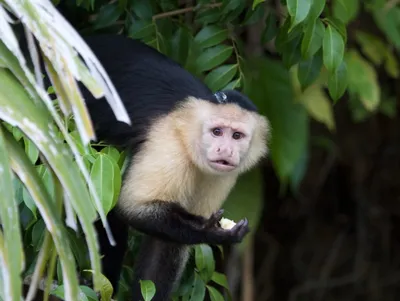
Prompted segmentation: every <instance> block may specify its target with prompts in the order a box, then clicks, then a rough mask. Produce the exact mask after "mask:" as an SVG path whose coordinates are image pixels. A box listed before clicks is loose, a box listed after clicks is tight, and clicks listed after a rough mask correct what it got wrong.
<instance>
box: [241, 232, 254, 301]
mask: <svg viewBox="0 0 400 301" xmlns="http://www.w3.org/2000/svg"><path fill="white" fill-rule="evenodd" d="M253 243H254V241H253V238H250V239H249V242H248V245H247V247H246V250H245V251H244V257H243V261H242V266H243V271H242V301H253V300H254V276H253V275H254V272H253V260H254V258H253V253H254V251H253Z"/></svg>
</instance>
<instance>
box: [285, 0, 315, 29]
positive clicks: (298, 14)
mask: <svg viewBox="0 0 400 301" xmlns="http://www.w3.org/2000/svg"><path fill="white" fill-rule="evenodd" d="M287 8H288V12H289V15H290V16H291V17H292V25H291V26H290V29H289V31H291V30H292V29H293V28H294V27H295V26H296V25H297V24H299V23H300V22H302V21H303V20H304V19H305V18H306V17H307V15H308V13H309V11H310V8H311V0H287Z"/></svg>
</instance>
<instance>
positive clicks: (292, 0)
mask: <svg viewBox="0 0 400 301" xmlns="http://www.w3.org/2000/svg"><path fill="white" fill-rule="evenodd" d="M39 3H42V4H44V7H46V6H47V7H49V6H50V5H51V3H50V2H48V1H46V0H42V1H37V2H36V3H34V2H29V1H20V0H2V1H0V38H1V41H0V119H1V120H2V123H1V124H0V173H1V174H2V177H1V178H2V181H1V183H0V199H1V201H0V220H1V224H2V231H0V259H2V262H3V261H4V262H7V264H3V265H2V273H0V277H1V278H0V280H1V282H0V283H1V284H2V285H1V286H0V300H1V299H2V300H7V298H4V297H5V296H12V299H13V300H19V299H20V296H21V290H20V288H21V283H22V280H21V279H20V278H19V272H20V271H21V272H22V276H23V279H25V282H28V283H32V284H34V285H32V287H34V286H35V285H36V284H37V283H38V282H39V280H40V279H41V278H42V277H43V276H44V275H47V276H48V278H47V280H46V281H47V282H46V284H47V286H45V287H46V290H47V291H50V290H51V292H52V294H54V295H59V296H64V297H65V298H66V299H67V300H78V299H77V298H75V297H74V296H76V294H77V293H78V292H79V291H81V292H83V294H81V295H80V299H79V300H98V296H97V295H96V293H95V292H94V291H93V290H92V289H91V288H89V287H88V286H85V285H83V284H84V281H83V278H85V279H86V280H88V281H91V278H92V276H93V277H94V278H93V280H94V284H95V290H100V292H101V297H102V300H109V298H110V295H111V290H112V288H111V287H110V285H109V283H108V282H107V279H105V278H104V277H102V275H101V274H100V273H99V264H100V263H99V258H100V257H99V254H98V246H97V243H96V241H95V236H94V232H93V227H92V224H91V223H92V222H93V221H94V219H95V218H96V211H97V212H99V213H100V214H101V216H102V217H104V215H105V214H107V213H108V212H109V211H110V210H111V209H112V208H113V206H114V205H115V203H116V201H117V199H118V194H119V189H120V187H121V175H122V173H123V170H124V162H125V156H126V154H125V153H124V152H123V151H121V150H117V149H115V148H113V147H110V146H107V145H102V144H101V143H99V144H92V145H91V146H90V145H88V144H87V142H88V141H89V140H90V139H91V138H92V137H93V132H92V131H93V129H92V128H91V124H90V122H89V121H88V119H87V116H86V109H85V107H84V105H83V100H82V99H81V98H80V96H79V94H78V93H77V86H76V84H75V82H74V81H73V79H74V78H75V79H77V78H82V82H84V84H85V85H86V86H88V87H90V88H91V91H92V93H93V94H94V95H96V96H101V95H103V91H105V90H106V91H108V89H110V91H112V88H109V87H108V86H107V84H106V83H105V82H101V81H100V80H99V77H98V76H96V75H95V74H96V72H95V71H94V69H91V70H88V69H86V67H84V64H83V61H80V60H77V59H74V58H73V55H72V53H73V52H72V47H71V46H73V47H75V48H77V51H79V52H80V53H81V54H82V53H86V55H85V56H84V58H85V59H84V61H85V60H89V58H90V55H89V54H88V53H87V52H85V51H86V50H85V49H84V48H83V47H78V46H77V45H80V44H79V43H78V42H77V40H76V38H75V37H73V36H71V31H70V29H68V31H67V32H63V30H62V29H57V28H56V26H62V24H63V23H62V22H63V20H62V19H60V18H59V16H58V15H57V14H56V13H55V12H50V13H48V12H45V11H44V10H42V9H41V8H40V6H39ZM53 3H54V5H55V6H56V7H57V8H58V9H59V10H60V12H61V13H62V14H63V15H64V16H65V18H66V19H67V20H68V21H69V22H71V24H72V25H73V27H74V28H75V29H76V30H77V31H78V32H79V33H80V34H82V35H86V34H93V33H105V32H108V33H109V32H113V33H119V34H123V35H126V36H129V37H131V38H136V39H141V40H142V41H144V42H145V43H147V44H149V45H151V46H152V47H154V48H156V49H157V50H159V51H160V52H162V53H164V54H166V55H168V56H169V57H171V58H173V59H175V60H176V61H178V62H179V63H181V64H182V65H183V66H184V67H185V68H186V69H188V70H189V71H191V72H192V73H193V74H195V75H197V76H198V77H200V78H202V79H203V80H204V82H205V83H206V84H207V85H208V86H209V87H210V88H211V89H212V90H213V91H217V90H221V89H226V88H237V89H241V90H242V91H244V92H245V93H246V94H247V95H248V96H250V97H251V98H252V100H253V101H254V102H255V103H256V104H257V106H258V107H259V108H260V111H261V113H263V114H265V115H266V116H267V117H268V118H269V119H270V121H271V126H272V139H271V141H270V160H271V161H272V163H273V166H274V169H275V171H276V173H277V175H278V176H279V178H280V181H281V185H282V187H283V189H282V191H284V189H286V187H288V186H289V187H290V189H291V190H292V191H296V189H297V187H298V185H299V183H300V181H301V179H302V177H303V175H304V172H305V168H306V166H307V160H308V150H309V146H310V144H311V143H317V144H320V145H321V147H328V148H329V147H331V144H330V143H329V141H326V139H321V138H320V137H318V139H315V140H312V139H310V132H309V123H310V119H311V118H312V119H314V120H316V121H318V122H320V123H321V124H323V125H324V126H325V127H326V128H327V129H328V130H329V131H335V119H334V117H333V106H334V104H335V103H336V102H337V101H339V100H340V98H341V97H342V96H343V95H345V93H346V94H347V96H348V99H349V102H348V105H349V106H350V107H351V112H352V115H353V118H354V120H355V121H362V120H364V119H365V118H368V117H369V116H371V115H373V114H375V113H376V112H382V113H384V114H387V115H388V116H393V114H394V112H395V110H394V108H395V100H394V99H393V98H391V97H388V95H390V91H391V89H392V87H390V85H381V84H380V83H379V82H378V76H377V70H378V68H379V69H382V70H383V72H385V73H386V74H387V76H388V77H390V78H397V77H398V76H399V70H398V62H397V58H396V52H397V51H398V49H399V47H400V29H399V28H400V27H399V25H400V24H399V23H400V8H399V7H397V6H396V1H385V0H369V1H359V0H332V1H326V0H281V1H271V0H266V1H263V0H261V1H260V0H254V1H244V0H221V1H211V0H199V1H178V0H151V1H150V0H143V1H139V0H118V1H106V0H65V1H53ZM6 10H7V11H8V13H7V12H6ZM361 13H362V14H367V15H368V16H369V17H370V18H371V20H373V22H375V24H376V25H377V26H378V28H379V29H380V30H381V31H382V33H383V34H384V36H385V39H382V38H381V37H380V36H379V35H377V34H374V33H372V32H366V31H363V30H360V29H358V28H356V29H352V31H349V30H348V29H349V26H350V24H351V23H352V22H354V21H355V20H356V19H357V17H358V16H359V15H360V14H361ZM50 14H51V15H52V16H53V18H54V19H52V18H51V17H50V16H49V15H50ZM11 15H13V16H14V17H18V18H21V17H22V16H23V17H24V22H26V23H24V25H25V26H26V29H27V32H31V33H32V34H33V35H34V36H35V37H36V38H37V39H39V42H40V46H41V51H43V52H44V53H45V54H46V55H48V59H47V60H46V63H47V68H48V71H49V72H50V74H51V75H52V82H53V86H54V88H52V89H51V90H48V91H44V90H43V88H42V87H41V85H40V74H39V75H38V74H34V73H30V71H28V70H27V69H26V66H25V65H24V62H23V60H22V59H21V55H20V54H19V53H18V51H17V49H18V46H16V44H15V43H14V42H15V41H14V38H15V36H14V35H13V34H12V32H11V27H10V24H9V23H7V22H9V19H8V18H9V17H10V16H11ZM35 20H36V21H37V22H38V24H39V26H38V27H36V26H35V23H34V21H35ZM54 20H56V21H57V22H55V21H54ZM52 23H53V24H52ZM63 34H64V35H63ZM28 36H29V35H28ZM61 38H66V39H67V40H66V42H65V41H63V40H62V39H61ZM64 43H65V44H64ZM46 45H47V46H48V45H52V46H54V45H59V48H57V47H53V50H52V51H54V52H51V51H50V50H49V49H48V48H45V46H46ZM249 45H250V46H249ZM252 45H253V46H252ZM61 46H68V49H69V51H70V52H69V53H65V52H64V49H65V48H61ZM46 49H47V50H46ZM61 49H63V52H62V51H61ZM56 53H58V54H60V55H61V56H62V57H63V58H64V61H63V62H60V60H57V59H56V56H55V54H56ZM85 62H86V61H85ZM63 68H65V69H66V70H65V69H63ZM36 71H37V70H36ZM39 71H40V70H39ZM42 71H43V70H42ZM35 76H36V77H35ZM66 79H68V81H67V80H66ZM72 82H73V84H71V83H72ZM46 93H47V94H49V95H51V94H56V96H57V101H56V102H54V103H53V104H54V106H53V104H52V103H51V102H50V100H49V98H48V96H47V94H46ZM109 101H115V103H118V98H117V97H116V98H115V100H111V99H110V100H109ZM71 113H73V114H71ZM118 114H119V116H121V118H124V115H123V114H124V112H123V111H122V110H120V111H119V113H118ZM53 121H55V122H53ZM74 146H75V147H74ZM74 158H75V159H74ZM85 170H86V171H87V172H85ZM11 171H12V172H11ZM259 177H260V175H259V171H258V170H255V171H253V172H250V173H248V174H247V175H245V176H243V177H242V179H241V180H240V182H239V183H238V186H237V187H236V188H235V189H234V191H233V193H232V194H231V196H230V197H229V199H228V201H227V203H226V204H225V206H224V207H225V209H226V213H227V217H228V218H231V219H234V220H238V219H240V218H243V217H248V218H249V220H250V224H251V227H252V229H256V228H257V224H258V220H259V218H260V211H261V210H260V207H261V206H262V202H261V188H262V187H261V185H260V181H259ZM89 178H90V179H91V181H92V182H90V181H89ZM90 183H92V184H93V187H92V188H94V189H91V187H90V185H88V184H90ZM10 187H13V189H12V190H10ZM94 191H97V195H98V202H96V200H97V199H96V194H95V193H94ZM63 220H65V222H63ZM16 225H21V229H19V228H18V227H16ZM67 226H68V227H67ZM81 230H83V231H81ZM76 231H77V232H78V233H80V234H82V233H81V232H83V233H84V235H77V232H76ZM138 243H140V235H139V234H137V233H132V241H131V251H130V252H131V253H132V254H130V255H131V256H127V262H126V265H125V268H124V271H123V279H122V285H121V291H120V293H119V299H120V300H124V299H125V298H126V296H128V295H129V283H130V279H131V276H132V267H131V266H132V263H133V260H134V255H135V252H136V247H137V245H138ZM249 244H251V235H249V236H248V238H246V241H245V242H244V243H243V244H241V245H240V246H239V247H240V249H241V250H243V248H246V247H247V246H248V245H249ZM220 251H222V249H219V250H218V249H217V250H214V249H212V248H211V247H209V246H206V245H200V246H197V247H195V248H194V249H193V256H192V257H191V261H190V262H189V264H188V268H187V270H186V272H185V275H184V277H183V281H182V284H181V286H180V287H179V288H178V289H177V291H176V292H175V297H176V298H178V296H180V297H181V298H182V300H189V297H191V300H203V299H204V296H205V295H209V297H210V298H211V300H223V295H225V296H226V298H228V297H229V295H230V293H229V286H228V281H227V279H226V277H225V275H224V274H222V273H220V272H217V271H216V267H215V259H214V256H216V255H218V256H220V253H219V252H220ZM216 253H218V254H216ZM89 254H90V256H89ZM75 268H77V270H78V271H80V279H81V280H82V281H81V284H82V285H81V286H80V287H78V278H77V277H76V276H77V275H76V273H75ZM32 274H33V277H30V276H32ZM53 278H54V280H55V285H54V287H53V288H51V287H50V286H49V284H50V283H52V279H53ZM66 288H67V289H66ZM142 288H143V295H144V299H145V300H150V298H151V295H152V291H153V290H154V287H153V286H152V284H151V283H149V282H144V283H143V286H142ZM221 288H224V289H221Z"/></svg>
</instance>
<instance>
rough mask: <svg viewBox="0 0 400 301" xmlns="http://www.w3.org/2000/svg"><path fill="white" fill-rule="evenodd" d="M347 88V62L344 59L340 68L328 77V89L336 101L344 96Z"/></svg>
mask: <svg viewBox="0 0 400 301" xmlns="http://www.w3.org/2000/svg"><path fill="white" fill-rule="evenodd" d="M346 88H347V67H346V62H345V61H342V63H341V64H340V66H339V68H338V69H337V70H336V71H335V72H334V73H333V74H329V77H328V90H329V95H330V96H331V98H332V99H333V100H334V101H335V102H336V101H337V100H338V99H339V98H340V97H342V96H343V94H344V92H345V91H346Z"/></svg>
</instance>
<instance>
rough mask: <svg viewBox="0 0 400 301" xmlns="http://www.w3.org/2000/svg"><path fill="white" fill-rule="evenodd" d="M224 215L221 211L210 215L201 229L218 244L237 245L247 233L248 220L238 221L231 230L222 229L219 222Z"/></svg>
mask: <svg viewBox="0 0 400 301" xmlns="http://www.w3.org/2000/svg"><path fill="white" fill-rule="evenodd" d="M223 213H224V210H223V209H220V210H218V211H217V212H214V213H213V214H211V216H210V217H209V219H207V220H206V221H205V222H204V225H203V229H204V230H206V231H208V232H209V233H210V236H212V237H213V238H214V239H215V240H218V241H220V243H239V242H241V241H242V240H243V238H244V236H245V235H246V234H247V233H249V231H250V229H249V222H248V220H247V219H246V218H245V219H242V220H240V221H239V222H238V223H237V224H236V225H235V226H234V227H233V228H231V229H223V228H222V227H221V226H220V224H219V221H220V220H221V218H222V215H223Z"/></svg>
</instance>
